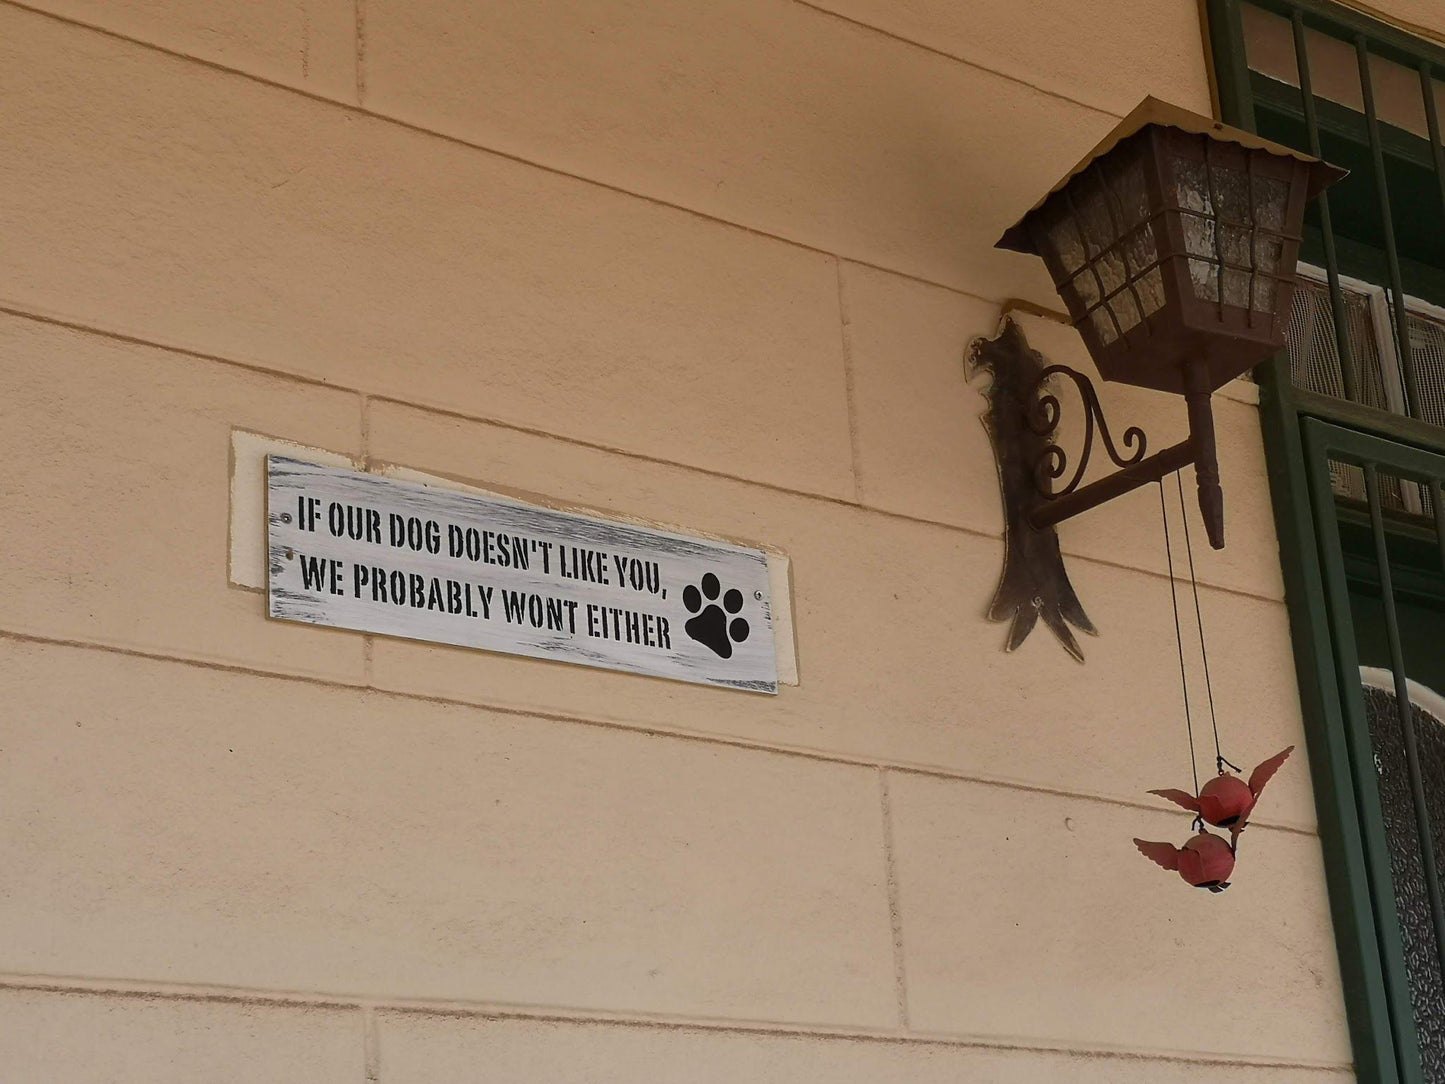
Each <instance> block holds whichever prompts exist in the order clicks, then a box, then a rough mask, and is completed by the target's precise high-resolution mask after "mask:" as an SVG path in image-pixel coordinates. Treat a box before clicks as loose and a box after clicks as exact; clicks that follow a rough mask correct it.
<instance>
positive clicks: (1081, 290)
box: [1069, 268, 1104, 309]
mask: <svg viewBox="0 0 1445 1084" xmlns="http://www.w3.org/2000/svg"><path fill="white" fill-rule="evenodd" d="M1069 288H1071V289H1072V290H1073V292H1074V294H1075V295H1076V296H1077V297H1078V299H1079V303H1080V307H1081V308H1085V309H1092V308H1094V306H1096V305H1098V304H1099V302H1100V301H1103V300H1104V298H1103V295H1101V294H1100V293H1099V283H1098V280H1097V279H1095V278H1094V272H1093V271H1092V270H1090V269H1088V268H1085V269H1084V270H1083V271H1081V272H1080V273H1079V274H1077V275H1075V276H1074V277H1073V279H1072V281H1070V283H1069Z"/></svg>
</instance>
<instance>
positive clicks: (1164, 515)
mask: <svg viewBox="0 0 1445 1084" xmlns="http://www.w3.org/2000/svg"><path fill="white" fill-rule="evenodd" d="M1159 517H1160V518H1161V519H1162V520H1163V521H1164V556H1165V557H1166V558H1167V559H1168V561H1169V603H1170V605H1171V606H1173V607H1174V643H1175V644H1176V645H1177V646H1178V648H1179V684H1180V687H1181V688H1182V689H1183V691H1184V730H1185V732H1186V733H1187V734H1188V735H1189V770H1190V772H1192V773H1193V775H1194V797H1195V798H1198V797H1199V761H1198V758H1197V757H1196V756H1195V753H1194V720H1193V718H1192V717H1191V716H1190V714H1189V678H1188V677H1187V676H1186V675H1185V670H1184V637H1183V635H1182V634H1181V633H1180V630H1179V595H1178V593H1177V592H1176V591H1175V589H1174V547H1173V546H1172V545H1171V544H1170V541H1169V509H1168V508H1167V507H1165V505H1164V479H1162V478H1161V479H1159ZM1194 825H1195V828H1196V829H1197V830H1198V831H1201V832H1202V831H1203V830H1204V821H1203V818H1202V817H1195V818H1194Z"/></svg>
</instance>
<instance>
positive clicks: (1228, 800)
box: [1149, 745, 1294, 836]
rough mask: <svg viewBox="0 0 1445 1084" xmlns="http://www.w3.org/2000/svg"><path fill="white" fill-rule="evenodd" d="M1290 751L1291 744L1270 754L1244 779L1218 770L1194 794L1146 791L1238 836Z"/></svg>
mask: <svg viewBox="0 0 1445 1084" xmlns="http://www.w3.org/2000/svg"><path fill="white" fill-rule="evenodd" d="M1292 752H1294V746H1293V745H1291V746H1290V747H1289V748H1288V749H1285V750H1284V751H1283V752H1279V753H1276V754H1275V755H1274V756H1272V757H1270V758H1269V759H1268V760H1266V761H1265V762H1264V763H1263V764H1261V765H1260V766H1259V767H1258V768H1256V769H1254V771H1252V772H1250V773H1249V782H1248V783H1246V782H1245V781H1244V780H1243V779H1241V778H1239V776H1237V775H1235V774H1234V773H1233V772H1221V773H1220V774H1219V775H1218V776H1217V777H1215V778H1214V779H1211V780H1210V781H1209V782H1208V783H1205V784H1204V787H1203V789H1201V790H1200V792H1199V797H1198V798H1195V797H1194V795H1192V794H1190V793H1189V792H1188V791H1184V790H1172V789H1169V790H1151V791H1150V792H1149V793H1150V794H1157V795H1159V797H1161V798H1167V799H1169V801H1171V802H1173V803H1174V804H1175V805H1180V806H1183V807H1184V808H1185V809H1187V810H1189V811H1190V812H1191V813H1198V814H1199V815H1200V816H1201V817H1203V818H1204V820H1205V821H1207V822H1208V823H1210V824H1212V825H1214V827H1216V828H1228V829H1229V831H1230V833H1231V834H1232V835H1234V836H1238V835H1239V833H1240V832H1242V831H1244V826H1245V824H1246V823H1247V822H1248V821H1249V815H1250V814H1251V813H1253V812H1254V807H1255V804H1256V803H1257V802H1258V801H1259V795H1260V792H1261V791H1263V790H1264V785H1265V784H1266V783H1268V782H1269V781H1270V778H1271V777H1272V776H1273V775H1274V773H1275V772H1277V771H1279V767H1280V765H1281V764H1283V763H1284V762H1285V760H1286V758H1288V756H1289V755H1290V753H1292Z"/></svg>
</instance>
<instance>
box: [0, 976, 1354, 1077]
mask: <svg viewBox="0 0 1445 1084" xmlns="http://www.w3.org/2000/svg"><path fill="white" fill-rule="evenodd" d="M0 989H9V990H26V991H34V992H40V993H74V994H98V995H109V996H113V997H128V998H145V999H156V998H164V999H167V1000H176V1001H208V1002H221V1003H229V1004H249V1005H256V1004H263V1005H265V1004H269V1005H278V1006H285V1005H298V1006H306V1007H308V1008H333V1009H371V1010H373V1011H383V1012H385V1011H392V1012H403V1013H413V1014H418V1015H429V1016H458V1017H480V1018H483V1019H497V1020H535V1021H538V1022H548V1023H569V1024H595V1025H600V1026H607V1027H626V1028H636V1029H639V1030H649V1029H652V1030H670V1031H694V1032H710V1033H719V1032H721V1033H733V1034H744V1035H761V1036H767V1037H778V1038H816V1039H828V1040H843V1041H851V1042H860V1041H861V1042H874V1043H882V1044H888V1045H898V1046H910V1045H911V1046H944V1047H963V1048H968V1049H979V1050H994V1051H1000V1052H1007V1053H1028V1054H1080V1055H1084V1056H1087V1057H1097V1058H1107V1059H1126V1060H1130V1061H1149V1062H1156V1061H1164V1062H1185V1063H1189V1064H1198V1065H1209V1066H1219V1067H1226V1066H1240V1067H1247V1068H1280V1069H1310V1070H1317V1071H1321V1072H1342V1071H1346V1070H1349V1069H1350V1068H1351V1066H1350V1065H1349V1064H1341V1063H1338V1062H1317V1061H1316V1062H1312V1061H1304V1060H1291V1059H1281V1058H1271V1057H1268V1056H1251V1055H1240V1054H1228V1053H1222V1054H1216V1053H1211V1052H1208V1051H1177V1050H1159V1051H1151V1050H1139V1049H1134V1048H1128V1047H1116V1046H1109V1045H1106V1044H1099V1045H1093V1046H1079V1045H1071V1044H1069V1043H1067V1042H1061V1043H1051V1042H1049V1041H1048V1040H1040V1039H1030V1038H1025V1037H1016V1036H1003V1037H999V1036H988V1035H975V1034H967V1033H958V1034H954V1033H950V1032H938V1031H909V1030H903V1029H900V1028H895V1029H878V1028H870V1027H866V1026H862V1025H859V1026H849V1025H838V1024H822V1023H816V1024H815V1023H808V1022H801V1021H799V1022H794V1021H774V1020H755V1019H747V1018H741V1019H733V1018H729V1017H712V1016H690V1015H687V1014H683V1013H656V1014H649V1013H637V1012H625V1011H609V1010H606V1009H596V1008H573V1007H570V1006H553V1005H545V1004H534V1003H526V1002H505V1001H487V1000H468V999H462V998H426V997H375V996H371V995H363V994H351V993H333V992H316V993H312V992H306V991H297V990H280V989H269V988H266V987H252V986H238V985H228V984H219V983H187V982H174V981H172V982H148V981H145V980H137V979H122V978H105V977H102V978H94V977H88V976H70V975H46V974H28V973H0Z"/></svg>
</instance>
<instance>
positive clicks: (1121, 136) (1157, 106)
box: [994, 95, 1349, 255]
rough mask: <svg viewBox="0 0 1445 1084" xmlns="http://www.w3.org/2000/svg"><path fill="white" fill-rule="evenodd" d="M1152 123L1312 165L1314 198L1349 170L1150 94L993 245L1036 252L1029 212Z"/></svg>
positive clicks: (1308, 194) (1309, 194) (1310, 193)
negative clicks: (1098, 159)
mask: <svg viewBox="0 0 1445 1084" xmlns="http://www.w3.org/2000/svg"><path fill="white" fill-rule="evenodd" d="M1151 125H1158V126H1160V127H1164V128H1178V129H1179V130H1181V131H1184V132H1190V133H1193V134H1195V135H1202V136H1207V137H1209V138H1210V139H1213V140H1216V141H1217V142H1220V143H1231V144H1234V145H1236V146H1241V147H1245V148H1246V149H1248V150H1257V151H1267V152H1268V153H1270V154H1277V155H1282V156H1284V157H1288V158H1294V159H1296V160H1297V161H1300V162H1305V163H1307V164H1309V165H1310V166H1312V167H1313V168H1312V169H1311V170H1310V174H1309V188H1308V191H1307V192H1306V197H1305V198H1306V199H1313V198H1314V197H1315V196H1316V195H1318V194H1319V193H1320V191H1321V190H1323V189H1325V188H1327V187H1328V186H1330V185H1332V184H1334V183H1335V182H1336V181H1338V180H1339V179H1340V178H1341V177H1343V176H1345V175H1346V174H1347V173H1348V172H1349V170H1346V169H1340V168H1339V167H1338V166H1332V165H1330V164H1329V163H1328V162H1325V161H1322V160H1320V159H1319V158H1315V157H1314V156H1313V155H1309V154H1305V153H1303V152H1301V151H1297V150H1295V149H1294V148H1293V147H1286V146H1285V145H1284V144H1282V143H1276V142H1274V141H1273V140H1270V139H1265V138H1264V137H1263V136H1259V135H1256V134H1255V133H1254V132H1246V131H1245V130H1244V129H1243V128H1235V127H1232V126H1231V125H1228V124H1225V123H1224V122H1223V121H1217V120H1214V119H1212V118H1210V117H1205V116H1201V115H1200V114H1198V113H1193V112H1191V111H1189V110H1188V109H1185V108H1184V107H1183V106H1178V105H1174V104H1172V103H1170V102H1166V101H1163V100H1162V99H1160V98H1155V97H1153V96H1152V95H1151V96H1150V97H1147V98H1145V99H1144V100H1143V101H1142V102H1140V103H1139V104H1138V105H1137V106H1135V107H1134V110H1133V112H1131V113H1130V114H1129V115H1128V116H1127V117H1125V118H1124V119H1123V120H1121V121H1120V122H1119V123H1118V125H1116V126H1115V128H1114V130H1113V131H1112V132H1110V133H1109V134H1108V135H1106V136H1105V137H1104V138H1103V139H1102V140H1101V141H1100V142H1099V143H1098V145H1097V146H1095V147H1094V149H1093V150H1091V151H1090V152H1089V153H1088V154H1086V155H1084V157H1083V159H1082V160H1081V161H1080V162H1079V164H1078V165H1076V166H1075V167H1074V168H1073V169H1071V170H1069V172H1068V173H1066V174H1064V176H1063V178H1062V179H1061V180H1060V181H1059V183H1058V184H1056V185H1054V187H1052V188H1050V189H1049V190H1048V191H1047V192H1045V193H1044V195H1043V197H1042V198H1041V199H1040V200H1039V201H1038V202H1037V203H1035V204H1034V205H1033V206H1032V207H1030V208H1029V209H1028V211H1027V213H1025V214H1024V215H1023V216H1022V217H1021V218H1020V219H1019V220H1018V221H1017V222H1015V223H1014V224H1013V225H1012V226H1010V227H1009V228H1008V230H1007V231H1006V232H1005V233H1004V235H1003V236H1002V237H1001V238H999V240H998V243H997V244H996V245H994V248H1006V249H1010V250H1012V251H1014V252H1025V253H1029V254H1030V255H1038V250H1037V249H1036V248H1035V247H1034V243H1033V240H1032V238H1030V236H1029V232H1028V230H1026V229H1025V228H1024V223H1025V222H1027V221H1028V219H1029V216H1030V215H1032V214H1033V213H1034V212H1035V211H1037V210H1038V209H1039V208H1040V207H1042V206H1043V205H1044V204H1045V203H1047V202H1048V201H1049V198H1050V197H1051V196H1053V195H1054V193H1055V192H1058V191H1060V190H1061V189H1063V188H1064V186H1066V185H1067V184H1068V183H1069V182H1070V181H1072V180H1073V179H1074V178H1075V177H1077V176H1078V175H1079V174H1080V173H1082V172H1083V171H1084V170H1085V169H1087V168H1088V167H1089V165H1090V164H1091V163H1092V162H1093V161H1094V160H1095V159H1096V158H1102V157H1103V156H1104V155H1106V154H1108V153H1109V152H1110V151H1112V150H1113V149H1114V148H1115V147H1116V146H1118V145H1119V144H1120V143H1122V142H1123V141H1124V140H1126V139H1128V138H1129V137H1130V136H1132V135H1134V134H1135V133H1137V132H1140V131H1142V130H1143V129H1145V128H1148V127H1150V126H1151Z"/></svg>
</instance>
